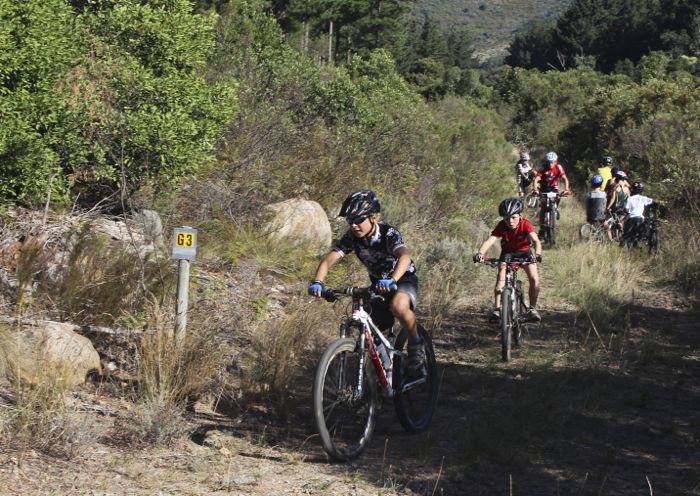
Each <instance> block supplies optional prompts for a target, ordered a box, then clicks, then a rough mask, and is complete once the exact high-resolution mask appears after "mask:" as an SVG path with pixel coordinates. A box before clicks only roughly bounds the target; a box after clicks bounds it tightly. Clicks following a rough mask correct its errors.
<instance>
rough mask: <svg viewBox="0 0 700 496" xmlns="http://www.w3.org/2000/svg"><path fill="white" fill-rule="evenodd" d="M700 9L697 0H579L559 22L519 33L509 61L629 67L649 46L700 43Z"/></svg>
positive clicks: (681, 48) (680, 49)
mask: <svg viewBox="0 0 700 496" xmlns="http://www.w3.org/2000/svg"><path fill="white" fill-rule="evenodd" d="M699 9H700V2H698V1H697V0H576V1H574V2H573V3H572V5H571V6H570V7H569V8H568V9H567V10H566V12H565V13H564V14H563V15H562V16H561V17H559V18H558V19H557V20H556V22H552V21H547V22H544V23H538V24H537V25H536V26H533V27H532V28H531V29H530V30H528V31H526V32H524V33H522V34H518V35H516V38H515V41H514V42H513V43H512V45H511V48H510V56H509V57H507V58H506V63H508V64H511V65H518V66H522V67H527V68H531V67H536V68H538V69H540V70H547V69H550V68H554V69H566V68H569V67H575V66H582V65H583V66H595V67H596V68H597V69H600V70H603V71H605V72H611V71H613V70H614V71H616V72H629V71H630V69H631V68H632V67H633V65H634V64H636V63H637V62H639V60H640V59H641V58H642V57H643V56H644V55H647V54H648V53H649V52H651V51H655V50H664V51H666V52H668V53H670V54H672V55H674V56H675V57H679V56H681V55H690V54H693V53H694V52H695V51H696V50H698V48H700V46H699V45H698V34H700V31H699V29H700V28H699V27H698V26H700V24H699V23H698V21H699V20H700V13H699V12H698V10H699Z"/></svg>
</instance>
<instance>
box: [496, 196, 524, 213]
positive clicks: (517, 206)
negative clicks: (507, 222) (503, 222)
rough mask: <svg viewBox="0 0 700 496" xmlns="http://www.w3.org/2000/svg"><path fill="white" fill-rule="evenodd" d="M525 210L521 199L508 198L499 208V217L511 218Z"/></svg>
mask: <svg viewBox="0 0 700 496" xmlns="http://www.w3.org/2000/svg"><path fill="white" fill-rule="evenodd" d="M524 209H525V205H524V204H523V202H522V200H520V199H519V198H506V199H505V200H503V201H502V202H501V204H500V205H499V206H498V215H500V216H501V217H510V216H511V215H515V214H519V213H520V212H522V211H523V210H524Z"/></svg>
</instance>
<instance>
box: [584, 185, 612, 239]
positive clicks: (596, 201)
mask: <svg viewBox="0 0 700 496" xmlns="http://www.w3.org/2000/svg"><path fill="white" fill-rule="evenodd" d="M604 182H605V181H604V179H603V176H601V175H600V174H596V175H595V176H593V177H592V178H591V188H592V189H591V191H589V192H588V194H587V195H586V222H589V223H591V224H600V225H604V226H605V230H606V232H607V236H608V239H609V240H610V241H612V225H611V224H610V223H608V222H605V213H606V208H605V207H606V196H605V193H604V192H603V191H601V186H602V185H603V183H604Z"/></svg>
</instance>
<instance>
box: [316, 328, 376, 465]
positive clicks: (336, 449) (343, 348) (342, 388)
mask: <svg viewBox="0 0 700 496" xmlns="http://www.w3.org/2000/svg"><path fill="white" fill-rule="evenodd" d="M356 346H357V343H356V342H355V341H354V340H352V339H339V340H337V341H335V342H333V343H331V345H330V346H329V347H328V348H327V349H326V351H325V352H324V353H323V355H322V356H321V359H320V360H319V362H318V366H317V368H316V376H315V378H314V386H313V406H314V421H315V423H316V429H317V430H318V433H319V435H320V436H321V442H322V443H323V449H324V450H325V451H326V453H328V456H329V457H330V458H331V459H332V460H335V461H347V460H352V459H353V458H357V457H358V456H359V455H360V453H362V450H364V449H365V447H366V446H367V443H368V442H369V440H370V438H371V437H372V430H373V429H374V420H375V415H376V412H377V382H376V380H374V375H373V374H372V371H371V366H370V365H369V357H366V359H365V368H364V373H363V380H362V386H361V387H360V385H359V383H358V379H359V377H360V373H359V372H360V370H359V367H360V357H361V353H364V351H363V350H356V349H355V348H356Z"/></svg>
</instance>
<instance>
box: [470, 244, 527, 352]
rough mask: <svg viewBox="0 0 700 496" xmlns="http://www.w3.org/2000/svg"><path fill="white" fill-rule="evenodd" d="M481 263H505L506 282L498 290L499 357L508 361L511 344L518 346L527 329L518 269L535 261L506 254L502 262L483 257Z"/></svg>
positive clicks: (496, 265)
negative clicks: (499, 297) (499, 299)
mask: <svg viewBox="0 0 700 496" xmlns="http://www.w3.org/2000/svg"><path fill="white" fill-rule="evenodd" d="M481 263H483V264H484V265H489V266H491V267H499V266H500V265H501V264H502V263H505V264H506V282H505V285H504V286H503V288H502V289H501V291H500V292H501V309H500V310H501V319H500V325H501V359H502V360H503V361H504V362H508V361H510V358H511V348H512V346H513V345H515V346H520V344H522V339H523V332H525V333H527V332H528V331H529V329H528V324H529V322H528V321H527V320H526V318H525V315H526V314H527V311H528V306H527V305H526V304H525V294H524V292H523V286H522V283H521V282H520V279H518V269H519V268H520V267H524V266H526V265H530V264H533V263H537V262H535V261H533V260H532V259H530V258H511V257H508V256H507V257H506V259H505V261H503V262H501V261H500V260H499V259H497V258H484V259H483V260H482V262H481Z"/></svg>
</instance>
